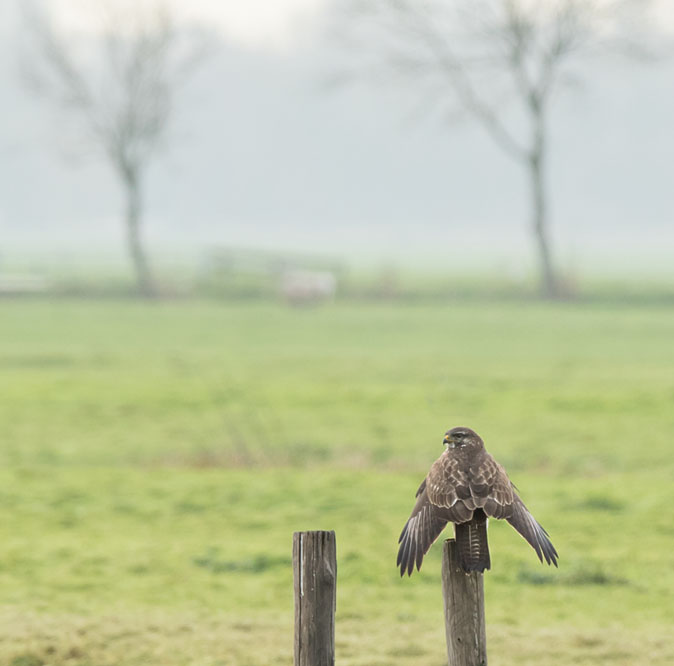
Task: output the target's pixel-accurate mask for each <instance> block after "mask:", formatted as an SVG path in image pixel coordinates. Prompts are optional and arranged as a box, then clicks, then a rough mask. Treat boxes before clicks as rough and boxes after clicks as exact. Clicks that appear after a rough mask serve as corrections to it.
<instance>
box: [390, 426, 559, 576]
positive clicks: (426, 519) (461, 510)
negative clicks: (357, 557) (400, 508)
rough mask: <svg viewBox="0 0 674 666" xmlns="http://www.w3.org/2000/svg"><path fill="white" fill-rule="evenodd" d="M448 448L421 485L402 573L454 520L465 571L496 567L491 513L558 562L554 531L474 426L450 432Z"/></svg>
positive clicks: (404, 538)
mask: <svg viewBox="0 0 674 666" xmlns="http://www.w3.org/2000/svg"><path fill="white" fill-rule="evenodd" d="M443 443H444V444H445V445H446V446H447V448H446V449H445V450H444V451H443V453H442V455H441V456H440V457H439V458H438V459H437V460H436V461H435V462H434V463H433V465H432V466H431V469H430V471H429V472H428V476H426V478H425V479H424V480H423V481H422V483H421V485H420V486H419V490H417V495H416V496H417V502H416V504H415V505H414V509H412V515H411V516H410V517H409V520H408V521H407V523H405V527H404V528H403V531H402V534H401V535H400V539H399V540H398V543H399V544H400V549H399V550H398V566H399V567H400V575H401V576H403V575H404V574H405V572H406V571H407V574H408V575H412V571H413V569H414V565H415V564H416V567H417V570H419V568H420V567H421V562H422V560H423V558H424V555H425V554H426V553H427V552H428V549H429V548H430V547H431V545H432V544H433V542H434V541H435V540H436V539H437V538H438V536H439V535H440V532H442V530H443V529H444V528H445V525H447V523H448V522H452V523H454V534H455V538H456V545H457V550H458V553H459V563H460V564H461V567H462V568H463V570H464V571H466V572H468V571H479V572H483V571H484V570H485V569H489V568H490V567H491V560H490V558H489V545H488V544H487V519H488V518H505V519H506V520H507V521H508V522H509V523H510V524H511V525H512V526H513V527H514V528H515V529H516V530H517V531H518V532H519V533H520V534H521V535H522V536H523V537H524V538H525V539H526V540H527V541H528V542H529V544H530V545H531V546H532V547H533V549H534V550H535V551H536V554H537V555H538V559H539V560H540V561H541V562H543V558H545V561H546V562H547V563H548V564H554V565H555V566H557V557H558V555H557V551H556V550H555V547H554V546H553V545H552V543H551V542H550V539H549V538H548V533H547V532H546V531H545V530H544V529H543V528H542V527H541V526H540V525H539V524H538V522H536V519H535V518H534V517H533V516H532V515H531V514H530V513H529V511H528V510H527V507H526V506H524V502H522V500H521V499H520V498H519V496H518V495H517V493H516V492H515V486H514V485H513V484H512V483H511V481H510V479H509V478H508V475H507V474H506V471H505V470H504V469H503V467H501V465H499V464H498V463H497V462H496V461H495V460H494V459H493V458H492V457H491V456H490V455H489V454H488V453H487V451H486V449H485V448H484V442H483V441H482V438H481V437H480V436H479V435H478V434H477V433H476V432H474V431H473V430H471V429H470V428H463V427H459V428H452V429H451V430H448V431H447V432H446V433H445V438H444V440H443Z"/></svg>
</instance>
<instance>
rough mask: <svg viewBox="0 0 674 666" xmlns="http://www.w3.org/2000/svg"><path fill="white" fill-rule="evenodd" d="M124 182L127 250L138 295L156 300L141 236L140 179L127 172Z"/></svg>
mask: <svg viewBox="0 0 674 666" xmlns="http://www.w3.org/2000/svg"><path fill="white" fill-rule="evenodd" d="M123 181H124V187H125V190H126V240H127V248H128V251H129V255H130V257H131V263H132V264H133V269H134V272H135V274H136V285H137V287H138V293H139V294H140V295H141V296H143V297H145V298H154V297H155V296H156V294H157V292H156V289H155V284H154V279H153V277H152V272H151V270H150V265H149V263H148V260H147V255H146V254H145V249H144V247H143V241H142V239H141V235H140V225H141V219H142V212H143V211H142V197H141V186H140V177H139V175H138V173H137V172H135V171H132V172H130V173H129V172H127V173H126V174H124V176H123Z"/></svg>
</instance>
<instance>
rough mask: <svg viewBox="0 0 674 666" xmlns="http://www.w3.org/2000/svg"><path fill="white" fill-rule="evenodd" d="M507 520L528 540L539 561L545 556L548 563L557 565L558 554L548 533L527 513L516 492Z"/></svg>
mask: <svg viewBox="0 0 674 666" xmlns="http://www.w3.org/2000/svg"><path fill="white" fill-rule="evenodd" d="M507 520H508V522H509V523H510V524H511V525H512V526H513V527H514V528H515V529H516V530H517V531H518V532H519V533H520V534H521V535H522V536H523V537H524V538H525V539H526V540H527V541H528V542H529V545H530V546H531V547H532V548H533V549H534V550H535V551H536V555H538V559H539V560H540V561H541V562H542V561H543V558H545V561H546V562H547V563H548V564H554V565H555V566H557V558H558V557H559V555H558V554H557V551H556V550H555V547H554V546H553V545H552V542H551V541H550V539H549V538H548V533H547V532H546V531H545V530H544V529H543V528H542V527H541V525H540V524H539V523H538V521H537V520H536V519H535V518H534V517H533V516H532V515H531V514H530V513H529V510H528V509H527V507H526V506H524V502H522V500H521V499H520V498H519V497H518V496H517V495H516V494H515V499H514V501H513V504H512V513H511V515H510V517H508V518H507Z"/></svg>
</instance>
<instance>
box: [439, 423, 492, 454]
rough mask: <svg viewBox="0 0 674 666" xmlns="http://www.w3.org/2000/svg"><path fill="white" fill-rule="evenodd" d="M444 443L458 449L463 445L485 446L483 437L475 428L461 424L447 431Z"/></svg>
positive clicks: (450, 447) (448, 446)
mask: <svg viewBox="0 0 674 666" xmlns="http://www.w3.org/2000/svg"><path fill="white" fill-rule="evenodd" d="M442 442H443V444H445V445H446V446H447V448H449V449H458V448H463V447H480V446H484V444H483V442H482V438H481V437H480V435H478V434H477V433H476V432H475V431H474V430H471V429H470V428H464V427H463V426H459V427H458V428H452V429H451V430H448V431H447V432H446V433H445V438H444V439H443V440H442Z"/></svg>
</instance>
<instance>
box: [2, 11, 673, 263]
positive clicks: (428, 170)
mask: <svg viewBox="0 0 674 666" xmlns="http://www.w3.org/2000/svg"><path fill="white" fill-rule="evenodd" d="M3 1H4V2H7V1H8V0H0V3H1V2H3ZM0 9H1V8H0ZM8 15H9V13H8V12H7V13H3V12H2V11H0V20H2V19H3V18H5V19H7V17H8ZM10 18H11V16H10ZM4 25H5V28H7V25H8V24H7V22H5V23H4ZM315 25H316V30H315V33H312V31H311V30H310V29H309V28H310V24H306V23H305V24H304V28H303V32H302V34H299V35H298V36H297V39H296V43H295V45H294V47H293V48H284V49H271V50H266V49H264V48H262V47H260V46H259V45H256V44H249V45H245V44H243V43H241V42H230V43H225V42H223V43H222V44H220V45H219V48H218V49H217V50H216V52H215V53H214V55H213V56H212V57H211V58H210V60H209V62H208V63H207V64H206V65H205V66H204V68H203V69H202V71H201V72H200V74H199V75H198V77H197V78H196V80H195V81H193V82H192V84H191V85H190V87H189V89H188V90H187V91H186V94H185V95H184V96H183V98H182V99H181V100H180V102H179V105H178V108H177V113H176V122H175V123H174V126H173V128H172V140H171V142H170V145H169V146H168V148H167V150H165V151H164V152H163V153H162V155H161V156H160V158H159V159H158V160H157V161H156V163H155V164H154V166H153V168H152V170H151V173H150V177H149V182H148V202H147V207H148V219H147V230H146V235H147V237H148V240H149V245H150V247H151V248H152V249H153V251H154V252H155V253H159V254H161V253H173V254H176V253H191V254H198V253H199V252H201V251H202V250H203V249H204V248H208V247H211V246H213V245H216V244H227V245H236V246H248V247H265V248H272V249H274V248H282V249H288V250H319V251H323V252H325V253H328V254H332V255H341V256H345V257H347V258H355V259H361V260H362V259H370V260H375V261H378V262H384V261H396V262H399V263H408V264H416V265H423V266H425V267H429V266H437V267H438V268H441V267H442V266H443V265H444V264H445V263H446V264H448V265H457V266H468V267H470V266H472V265H480V264H484V263H485V262H487V263H488V264H489V265H492V266H501V267H506V268H508V267H512V266H517V265H518V264H519V263H522V262H523V263H524V264H525V265H527V263H531V262H532V253H531V248H530V242H531V241H530V239H529V235H528V229H527V211H528V209H527V199H526V196H527V190H526V186H527V182H526V180H525V177H524V174H523V173H522V172H521V170H520V168H519V167H518V166H517V165H516V164H514V163H513V162H511V161H510V160H509V159H508V158H507V157H506V156H505V155H503V154H502V153H501V152H500V151H499V150H498V149H497V148H496V147H495V146H494V145H493V144H492V143H491V141H490V140H489V138H488V137H486V136H485V135H484V134H483V132H482V131H481V129H480V128H479V127H476V126H474V125H472V124H471V123H469V122H462V123H460V124H453V125H449V124H448V123H446V122H445V121H444V119H443V118H441V117H439V116H438V114H434V113H424V104H423V101H422V102H421V103H420V102H419V100H416V99H414V96H413V94H412V93H410V92H409V91H402V90H398V91H396V90H394V89H393V88H389V89H386V88H382V89H378V90H372V89H368V88H366V87H364V86H360V87H352V88H349V89H347V90H340V91H326V90H325V88H324V86H323V82H324V77H325V76H326V72H327V69H328V64H327V63H328V62H330V61H331V56H330V54H329V53H328V47H327V46H326V45H325V44H326V43H325V41H324V40H323V39H322V38H320V35H321V34H322V33H321V32H320V31H319V29H318V28H319V26H320V23H316V24H315ZM9 35H10V36H9V37H8V38H7V39H4V40H3V44H2V47H1V49H2V50H1V51H0V56H2V57H1V58H0V90H1V91H2V104H1V105H0V254H1V255H2V257H3V258H5V259H6V258H7V257H8V256H13V255H17V256H19V255H27V254H30V253H31V252H33V253H35V252H37V251H39V253H43V254H44V253H49V252H53V253H56V254H58V253H69V254H71V255H80V256H81V255H83V254H85V253H87V252H90V253H93V254H94V255H96V256H98V255H102V254H107V255H110V256H120V257H121V256H123V236H122V229H121V225H120V218H119V213H120V211H121V210H122V200H121V197H120V192H119V191H118V189H117V186H116V183H115V181H114V178H112V177H111V175H110V173H109V171H108V170H107V167H106V166H105V164H104V163H102V162H100V161H91V160H89V161H83V160H79V162H80V163H79V164H73V163H72V160H71V162H68V161H67V160H66V159H64V150H63V146H62V145H60V143H62V141H61V142H60V141H59V140H58V139H57V138H55V137H58V136H59V132H60V126H59V123H60V121H61V119H60V118H59V116H58V114H55V113H54V112H53V109H52V108H51V107H49V106H48V105H45V104H44V103H41V102H40V101H38V100H36V99H35V98H33V97H31V96H30V95H29V94H27V92H26V91H25V90H24V88H23V86H22V84H21V80H20V77H19V74H18V63H17V58H16V52H17V48H16V47H17V40H20V39H21V36H20V34H19V33H16V32H15V31H11V30H10V31H9ZM583 78H584V79H585V83H584V85H583V86H582V87H580V88H579V89H574V90H570V91H568V92H566V93H565V94H564V95H563V96H562V97H560V99H559V100H558V101H557V107H556V111H555V113H554V116H553V124H552V131H551V139H552V146H551V152H552V155H551V171H550V185H551V197H552V206H553V210H552V212H553V219H552V224H553V235H554V238H555V241H556V246H557V250H558V255H559V258H560V260H561V262H562V263H563V264H564V265H565V266H567V267H571V268H579V267H581V268H583V269H584V270H588V269H590V268H591V267H592V266H593V265H599V266H610V267H613V268H614V269H615V268H619V267H622V266H625V265H627V266H631V270H640V271H647V270H649V269H653V270H665V269H667V267H668V266H669V264H670V263H674V262H671V261H670V258H671V257H672V255H673V254H674V224H673V223H674V219H673V218H674V213H673V211H674V176H673V175H672V173H673V172H674V170H673V169H672V157H673V156H674V132H672V130H671V123H672V118H674V65H672V63H671V62H660V63H655V64H648V65H638V64H634V63H628V62H626V61H620V60H613V61H611V62H609V63H593V64H592V65H591V66H589V65H588V67H587V71H585V72H584V77H583ZM626 261H627V262H629V263H628V264H625V262H626Z"/></svg>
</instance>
